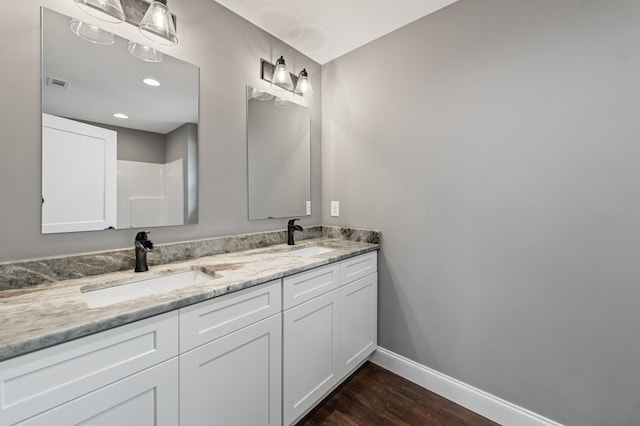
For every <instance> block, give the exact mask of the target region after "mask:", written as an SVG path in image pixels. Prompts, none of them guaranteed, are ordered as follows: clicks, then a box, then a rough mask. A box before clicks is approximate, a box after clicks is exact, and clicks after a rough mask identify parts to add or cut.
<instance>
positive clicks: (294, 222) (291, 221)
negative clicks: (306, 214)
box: [287, 219, 300, 226]
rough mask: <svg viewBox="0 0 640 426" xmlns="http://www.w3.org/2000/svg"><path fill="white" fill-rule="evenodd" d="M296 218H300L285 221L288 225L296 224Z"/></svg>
mask: <svg viewBox="0 0 640 426" xmlns="http://www.w3.org/2000/svg"><path fill="white" fill-rule="evenodd" d="M296 220H300V219H291V220H290V221H289V222H287V225H288V226H293V225H295V224H296Z"/></svg>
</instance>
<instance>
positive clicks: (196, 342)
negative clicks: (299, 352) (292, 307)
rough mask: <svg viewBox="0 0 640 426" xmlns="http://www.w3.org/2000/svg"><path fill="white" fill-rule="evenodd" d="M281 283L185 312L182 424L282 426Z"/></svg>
mask: <svg viewBox="0 0 640 426" xmlns="http://www.w3.org/2000/svg"><path fill="white" fill-rule="evenodd" d="M281 294H282V293H281V283H280V280H276V281H272V282H271V283H268V284H262V285H260V286H257V287H254V288H250V289H247V290H243V291H240V292H237V293H233V294H231V295H228V296H224V297H221V298H217V299H212V300H210V301H207V302H202V303H199V304H197V305H193V306H189V307H186V308H183V309H181V310H180V342H181V346H180V348H181V352H183V351H184V350H186V352H184V353H182V354H181V355H180V425H181V426H210V425H274V426H275V425H280V424H281V423H282V415H281V397H280V395H281V389H282V387H281V386H282V364H281V348H282V323H281V316H282V315H281V310H282V304H281V301H282V296H281Z"/></svg>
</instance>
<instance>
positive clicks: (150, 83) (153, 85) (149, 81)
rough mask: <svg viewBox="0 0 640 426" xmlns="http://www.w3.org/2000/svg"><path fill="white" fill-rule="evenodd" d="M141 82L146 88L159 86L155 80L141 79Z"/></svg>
mask: <svg viewBox="0 0 640 426" xmlns="http://www.w3.org/2000/svg"><path fill="white" fill-rule="evenodd" d="M142 82H143V83H144V84H146V85H147V86H152V87H158V86H160V82H159V81H158V80H156V79H155V78H143V79H142Z"/></svg>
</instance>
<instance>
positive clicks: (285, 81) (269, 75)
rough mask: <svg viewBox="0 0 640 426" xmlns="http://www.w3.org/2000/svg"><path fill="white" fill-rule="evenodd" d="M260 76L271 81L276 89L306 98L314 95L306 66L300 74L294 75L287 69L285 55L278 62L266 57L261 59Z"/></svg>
mask: <svg viewBox="0 0 640 426" xmlns="http://www.w3.org/2000/svg"><path fill="white" fill-rule="evenodd" d="M260 78H261V79H262V80H265V81H268V82H270V83H271V87H273V88H274V89H275V90H281V91H282V90H286V91H288V92H292V93H294V94H296V95H300V96H304V97H306V98H312V97H313V88H312V87H311V82H310V81H309V73H307V69H306V68H304V69H303V70H302V71H300V74H299V75H297V76H296V75H293V74H291V73H290V72H289V71H287V65H286V64H285V62H284V57H282V56H280V58H278V60H277V61H276V64H275V65H274V64H272V63H270V62H268V61H265V60H264V59H261V61H260Z"/></svg>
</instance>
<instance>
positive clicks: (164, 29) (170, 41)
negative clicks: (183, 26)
mask: <svg viewBox="0 0 640 426" xmlns="http://www.w3.org/2000/svg"><path fill="white" fill-rule="evenodd" d="M139 28H140V32H141V33H142V35H143V36H145V37H147V38H148V39H149V40H152V41H155V42H156V43H159V44H164V45H166V46H173V45H174V44H178V36H177V35H176V27H175V24H174V22H173V15H171V12H169V8H168V7H167V0H154V1H153V2H152V3H151V4H150V5H149V8H148V9H147V12H146V13H145V14H144V17H143V18H142V21H140V26H139Z"/></svg>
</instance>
